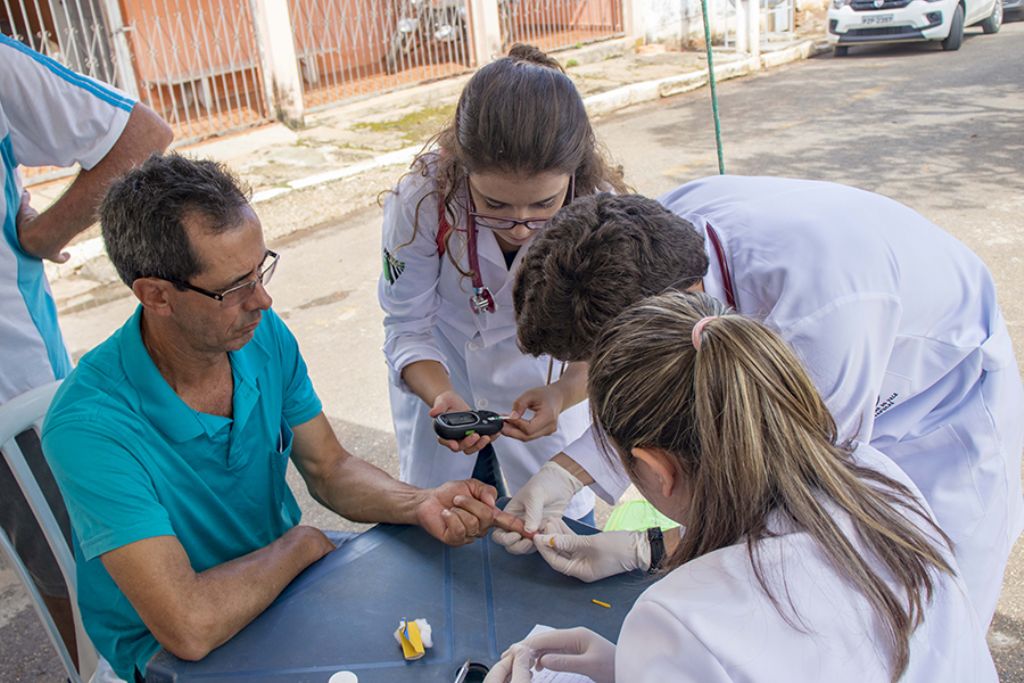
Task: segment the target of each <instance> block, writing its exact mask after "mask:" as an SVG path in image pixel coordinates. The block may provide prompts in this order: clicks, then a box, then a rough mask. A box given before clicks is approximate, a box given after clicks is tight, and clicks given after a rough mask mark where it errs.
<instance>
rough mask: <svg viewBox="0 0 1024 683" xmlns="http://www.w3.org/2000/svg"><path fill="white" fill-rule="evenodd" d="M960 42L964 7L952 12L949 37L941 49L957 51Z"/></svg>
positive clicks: (962, 35) (962, 31)
mask: <svg viewBox="0 0 1024 683" xmlns="http://www.w3.org/2000/svg"><path fill="white" fill-rule="evenodd" d="M998 2H1002V0H998ZM962 42H964V6H963V5H957V6H956V9H955V10H954V11H953V21H951V22H950V24H949V35H948V36H946V39H945V40H944V41H942V49H943V50H949V51H953V50H959V49H960V43H962Z"/></svg>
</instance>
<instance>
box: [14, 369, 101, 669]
mask: <svg viewBox="0 0 1024 683" xmlns="http://www.w3.org/2000/svg"><path fill="white" fill-rule="evenodd" d="M59 386H60V382H54V383H52V384H47V385H46V386H42V387H38V388H36V389H33V390H32V391H29V392H27V393H24V394H22V395H21V396H18V397H16V398H13V399H11V400H10V401H8V402H7V403H4V404H3V405H0V453H2V455H3V458H4V461H5V462H6V463H7V466H8V467H9V468H10V469H11V473H12V474H13V475H14V479H15V480H16V481H17V482H18V486H20V487H21V491H22V494H23V495H24V496H25V500H26V501H28V504H29V507H31V508H32V512H33V514H34V515H35V518H36V521H38V522H39V526H40V528H41V529H42V530H43V534H44V535H45V536H46V541H47V543H48V544H49V546H50V550H51V551H53V556H54V557H55V558H56V559H57V565H58V566H59V567H60V572H61V574H63V575H64V582H65V583H66V584H67V586H68V597H69V598H70V599H71V609H72V611H73V613H74V618H75V637H76V639H77V641H78V666H79V668H78V669H77V670H76V669H75V666H74V664H73V663H72V659H71V655H70V654H69V653H68V649H67V647H65V645H64V640H63V639H62V638H61V637H60V633H59V632H58V631H57V626H56V625H55V624H54V623H53V619H52V618H51V617H50V611H49V610H48V609H47V608H46V605H45V603H43V598H42V596H41V595H40V594H39V591H38V590H37V589H36V586H35V582H33V581H32V578H31V576H30V575H29V573H28V570H27V569H26V568H25V564H24V563H23V562H22V561H21V558H20V557H18V554H17V553H16V552H15V550H14V545H13V544H12V543H11V539H10V538H9V537H8V536H7V534H6V533H5V532H4V530H3V529H0V548H2V550H3V552H4V554H5V555H6V556H7V559H8V561H9V562H10V563H11V566H12V567H14V571H15V573H16V574H17V575H18V578H19V579H21V582H22V584H24V586H25V590H26V591H28V594H29V596H30V597H31V598H32V604H33V605H34V606H35V608H36V613H37V614H38V615H39V619H40V621H42V622H43V626H44V628H45V629H46V632H47V635H49V637H50V642H52V643H53V647H54V648H55V649H56V650H57V654H58V655H59V656H60V658H61V661H62V662H63V664H64V668H65V669H66V670H67V674H68V678H69V679H70V680H71V681H72V683H81V681H83V680H85V681H88V680H89V679H90V678H91V677H92V674H93V672H95V671H96V663H97V654H96V648H94V647H93V645H92V641H91V640H89V636H87V635H86V633H85V629H84V628H82V615H81V614H80V613H79V611H78V579H77V576H76V574H75V558H74V555H73V554H72V552H71V547H70V546H69V545H68V542H67V540H66V539H65V538H64V534H63V533H62V532H61V529H60V525H58V524H57V519H56V518H55V517H54V516H53V512H52V511H51V510H50V505H49V503H47V501H46V497H45V496H44V495H43V492H42V490H41V489H40V488H39V484H38V483H37V482H36V479H35V477H34V476H33V475H32V470H31V469H30V468H29V465H28V463H27V462H26V461H25V456H24V455H23V454H22V452H21V448H20V447H19V446H18V443H17V442H16V441H15V437H16V436H17V435H18V434H21V433H22V432H24V431H26V430H28V429H34V430H35V432H36V434H39V433H40V431H41V429H42V423H43V418H44V417H45V416H46V411H47V409H48V408H49V407H50V402H51V401H52V400H53V395H54V393H56V391H57V387H59Z"/></svg>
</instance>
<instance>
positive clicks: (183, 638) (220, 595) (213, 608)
mask: <svg viewBox="0 0 1024 683" xmlns="http://www.w3.org/2000/svg"><path fill="white" fill-rule="evenodd" d="M325 542H326V539H325V538H324V537H323V534H322V533H321V532H320V531H319V530H317V529H313V528H311V527H304V526H299V527H294V528H292V529H290V530H289V531H288V532H287V533H285V534H284V535H283V536H282V537H281V538H279V539H277V540H276V541H274V542H273V543H271V544H270V545H268V546H266V547H264V548H260V549H259V550H256V551H253V552H251V553H249V554H248V555H243V556H242V557H239V558H236V559H234V560H231V561H230V562H225V563H224V564H220V565H217V566H216V567H212V568H210V569H207V570H206V571H204V572H202V573H200V574H197V575H195V579H194V581H193V582H192V586H191V591H189V593H188V597H187V600H186V602H187V605H188V607H187V609H189V610H190V611H192V613H193V615H194V616H193V618H192V620H191V623H188V622H186V623H188V626H187V627H186V629H187V630H189V631H191V633H187V634H185V633H181V634H177V635H175V636H173V637H172V638H171V640H172V642H167V643H165V642H163V641H162V640H161V644H162V645H164V646H165V647H166V648H167V649H168V650H170V651H171V652H174V654H175V655H177V656H179V657H181V658H183V659H191V660H195V659H201V658H203V657H205V656H206V655H207V653H209V652H210V651H211V650H213V649H214V648H216V647H219V646H220V645H223V644H224V643H225V642H227V641H228V640H230V639H231V638H232V637H233V636H234V635H235V634H236V633H238V632H239V631H241V630H242V629H243V628H244V627H245V626H246V625H247V624H248V623H249V622H251V621H252V620H253V619H255V618H256V617H257V616H258V615H259V614H261V613H262V612H263V610H265V609H266V608H267V607H268V606H269V605H270V603H272V602H273V601H274V600H275V599H276V598H277V596H278V595H280V594H281V591H283V590H284V589H285V587H286V586H287V585H288V584H289V583H291V581H292V580H293V579H294V578H295V577H296V576H298V575H299V573H301V572H302V570H304V569H305V568H306V567H308V566H309V565H310V564H312V563H313V562H315V561H316V560H318V559H320V558H321V557H323V555H324V554H325V552H326V551H327V550H329V549H330V548H325V547H324V543H325ZM155 635H156V636H157V639H158V640H160V634H155ZM175 641H176V642H175Z"/></svg>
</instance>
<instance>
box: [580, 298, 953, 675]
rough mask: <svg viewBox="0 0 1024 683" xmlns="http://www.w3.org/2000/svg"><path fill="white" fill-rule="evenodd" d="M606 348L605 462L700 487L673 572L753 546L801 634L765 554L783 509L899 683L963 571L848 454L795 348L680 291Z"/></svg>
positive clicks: (597, 394) (598, 399)
mask: <svg viewBox="0 0 1024 683" xmlns="http://www.w3.org/2000/svg"><path fill="white" fill-rule="evenodd" d="M707 316H714V317H713V318H712V319H711V320H710V321H708V322H707V323H706V324H705V325H704V326H703V329H702V330H698V334H700V343H699V346H700V350H699V351H698V350H697V349H695V348H694V344H693V339H692V336H691V335H692V334H693V331H694V326H695V325H696V324H697V323H698V321H700V320H701V319H702V318H705V317H707ZM595 348H596V349H597V351H596V354H595V356H594V358H593V359H592V362H591V366H590V376H589V394H590V407H591V412H592V414H593V418H594V422H595V423H596V424H599V425H600V427H601V430H600V432H601V435H602V439H603V442H604V446H605V448H606V452H607V453H609V454H614V453H617V454H618V457H619V458H620V459H621V460H622V462H623V464H624V465H625V466H626V468H627V470H630V471H631V470H632V468H633V465H634V463H633V457H632V456H631V455H630V453H631V451H632V449H634V448H637V447H642V448H655V449H660V450H662V451H665V452H667V453H669V454H671V455H672V456H673V457H675V458H676V459H677V461H678V463H679V466H680V468H681V470H682V472H683V473H684V476H685V477H686V478H687V481H688V483H689V485H690V487H691V490H692V499H691V503H690V508H689V512H688V515H687V520H686V521H687V527H686V533H685V535H684V536H683V538H682V541H681V543H680V545H679V547H678V549H677V550H676V552H675V554H674V555H673V556H672V557H671V558H670V559H669V568H672V567H677V566H679V565H681V564H683V563H685V562H688V561H690V560H693V559H695V558H697V557H700V556H701V555H704V554H706V553H709V552H712V551H714V550H717V549H719V548H723V547H726V546H729V545H734V544H736V543H739V542H745V543H746V545H747V549H748V553H749V555H750V560H751V563H752V564H753V568H754V572H755V574H756V576H757V579H758V581H759V582H760V584H761V587H762V588H763V589H764V590H765V592H766V593H767V594H768V595H769V597H770V598H771V600H772V602H773V603H774V604H775V606H776V608H777V609H779V611H780V613H781V614H782V615H783V617H784V618H786V619H787V621H790V623H792V620H790V618H789V617H788V616H787V615H786V613H785V611H783V609H782V605H781V603H780V602H779V600H778V598H777V596H775V595H773V594H772V592H771V590H770V589H769V587H768V584H767V582H766V581H765V578H764V573H763V571H762V567H761V565H760V563H759V560H758V554H757V550H758V543H759V541H761V540H762V539H764V538H766V537H768V536H769V535H770V532H769V530H768V528H767V519H768V516H769V513H772V512H774V511H778V512H780V513H782V514H783V515H784V516H785V518H787V519H789V520H792V522H793V523H794V524H795V525H796V526H797V527H798V528H799V529H801V530H803V531H804V532H806V533H807V534H809V535H810V536H811V537H812V538H813V539H814V540H815V541H816V542H817V543H818V545H819V546H820V547H821V549H822V551H823V553H824V555H825V556H826V557H827V558H828V559H829V561H830V562H831V564H832V566H833V569H834V570H835V571H836V573H837V574H839V575H840V576H842V577H843V578H845V579H847V580H848V581H849V582H850V583H851V584H852V585H853V586H855V587H856V589H857V590H858V591H860V593H861V594H862V595H863V596H864V597H865V599H866V600H867V601H868V603H869V604H870V605H871V606H872V608H873V609H874V611H875V613H876V614H877V616H878V617H879V620H880V623H881V624H883V625H884V627H885V629H886V631H887V635H888V638H889V642H890V645H891V672H892V680H893V681H896V680H897V679H899V678H900V676H901V675H902V674H903V672H904V671H905V670H906V667H907V663H908V660H909V641H910V636H911V634H912V633H913V632H914V630H915V629H916V628H917V626H918V625H919V624H920V623H921V620H922V618H923V611H924V608H925V605H926V604H927V603H928V601H929V600H930V599H931V596H932V592H933V590H934V589H935V583H936V580H937V574H938V573H946V574H953V573H954V570H953V568H952V567H951V566H950V564H949V563H948V562H947V560H946V559H945V556H944V555H943V553H942V552H940V550H939V549H937V548H936V547H935V546H934V545H933V543H932V542H931V540H930V539H929V538H928V536H926V534H925V533H923V532H922V530H921V528H920V526H923V527H925V528H926V529H929V530H930V531H933V532H934V533H935V536H936V537H938V538H941V539H942V540H943V541H944V542H945V543H946V544H947V545H948V544H949V540H948V538H947V537H946V536H945V534H943V533H942V531H941V530H940V529H939V528H938V527H937V526H936V525H935V523H934V522H932V521H931V518H930V517H929V515H928V513H927V512H926V510H925V509H924V508H923V506H922V505H921V503H920V502H919V501H918V500H917V499H916V498H915V497H914V496H913V494H912V493H911V492H910V491H909V490H908V489H907V488H906V487H905V486H903V485H902V484H900V483H899V482H896V481H893V480H892V479H890V478H888V477H886V476H884V475H882V474H880V473H878V472H876V471H874V470H871V469H867V468H863V467H860V466H858V465H857V464H855V463H854V461H853V460H852V458H851V457H850V452H851V451H850V448H849V446H848V445H841V444H839V443H837V432H836V424H835V421H834V420H833V418H832V415H831V414H830V413H829V411H828V409H827V408H826V406H825V404H824V401H822V399H821V397H820V395H819V394H818V392H817V390H816V388H815V387H814V385H813V384H812V383H811V380H810V378H809V377H808V375H807V373H806V372H805V371H804V369H803V367H802V366H801V364H800V362H799V361H798V360H797V358H796V356H795V355H794V354H793V352H792V351H791V350H790V348H789V347H788V346H787V345H786V343H785V342H784V341H783V340H782V339H781V338H779V337H778V335H776V334H775V333H774V332H772V331H771V330H769V329H768V328H767V327H765V326H764V325H762V324H761V323H758V322H756V321H754V320H752V319H749V318H745V317H742V316H740V315H736V314H731V313H728V312H727V311H726V309H725V307H724V306H723V305H722V304H721V303H720V302H718V301H716V300H715V299H713V298H711V297H709V296H707V295H704V294H683V293H669V294H662V295H659V296H654V297H650V298H647V299H644V300H642V301H640V302H639V303H637V304H635V305H633V306H632V307H630V308H628V309H626V310H625V311H624V312H622V313H621V314H620V315H618V316H617V317H616V318H614V319H613V320H612V321H611V322H610V323H609V324H608V325H607V326H606V327H605V328H604V330H603V331H602V333H601V334H600V335H599V338H598V342H597V344H596V345H595ZM826 503H831V504H833V505H834V506H835V507H837V508H838V509H839V510H841V511H842V512H845V513H846V514H847V515H849V518H850V520H851V522H852V524H853V527H854V529H855V532H856V534H857V535H858V536H859V538H860V540H861V542H862V543H863V547H864V549H865V551H866V553H865V554H867V553H870V554H871V555H873V556H874V558H875V559H876V561H877V562H879V563H880V564H881V566H882V568H883V570H884V572H885V573H887V574H888V575H889V576H891V578H892V580H893V581H894V582H895V584H896V586H897V590H895V591H894V590H893V589H892V588H890V586H889V584H887V583H886V581H885V580H884V579H883V572H880V571H876V570H875V569H873V568H872V565H871V563H869V561H868V560H867V559H866V557H865V556H864V555H862V554H861V553H860V552H858V550H857V548H856V547H855V546H854V545H853V543H852V542H851V540H850V539H849V538H848V537H847V536H846V534H844V533H843V531H842V529H841V528H840V527H839V525H838V524H837V522H836V520H835V519H834V518H833V515H832V514H830V512H829V510H828V509H827V507H826ZM912 520H917V524H915V522H914V521H912ZM919 525H920V526H919ZM794 626H796V624H794Z"/></svg>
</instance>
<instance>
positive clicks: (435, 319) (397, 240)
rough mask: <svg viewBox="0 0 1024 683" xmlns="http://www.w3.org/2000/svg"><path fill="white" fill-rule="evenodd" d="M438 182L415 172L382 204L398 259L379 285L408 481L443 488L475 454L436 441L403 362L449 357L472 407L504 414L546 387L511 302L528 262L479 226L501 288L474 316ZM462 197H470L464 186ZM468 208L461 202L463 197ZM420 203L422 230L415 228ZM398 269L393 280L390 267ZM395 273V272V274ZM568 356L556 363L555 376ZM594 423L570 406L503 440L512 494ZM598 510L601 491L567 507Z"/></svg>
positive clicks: (494, 287) (487, 278) (391, 252)
mask: <svg viewBox="0 0 1024 683" xmlns="http://www.w3.org/2000/svg"><path fill="white" fill-rule="evenodd" d="M435 189H436V183H435V181H434V180H433V178H432V177H429V178H425V177H423V175H422V174H420V173H419V172H418V171H413V172H411V173H409V174H408V175H406V176H405V177H404V178H403V179H402V180H401V181H400V182H399V184H398V187H397V193H392V194H391V195H389V196H388V197H387V199H386V201H385V204H384V231H383V239H382V242H383V249H384V250H385V253H384V255H383V256H384V259H385V261H387V260H388V259H389V258H390V259H391V263H390V264H389V266H388V268H386V269H385V272H384V273H383V274H382V276H381V278H380V282H379V286H378V297H379V300H380V305H381V307H382V308H383V309H384V313H385V317H384V333H385V340H384V355H385V357H386V359H387V363H388V368H389V370H390V378H391V381H390V386H389V393H390V399H391V414H392V418H393V419H394V425H395V434H396V436H397V438H398V455H399V462H400V471H401V474H400V476H401V478H402V480H403V481H407V482H409V483H411V484H414V485H417V486H436V485H438V484H441V483H443V482H446V481H450V480H453V479H464V478H468V477H469V476H470V474H471V473H472V471H473V465H474V463H475V461H476V456H475V455H473V456H466V455H463V454H461V453H452V452H451V451H450V450H448V449H447V448H445V447H444V446H441V445H440V444H438V443H437V436H436V435H435V434H434V429H433V420H432V418H430V417H429V416H428V414H427V413H428V411H429V407H428V406H426V405H425V404H424V403H423V401H421V400H420V399H419V398H418V397H417V396H416V395H415V394H413V393H412V392H411V391H410V390H409V388H408V386H406V384H405V383H404V382H403V381H402V377H401V372H402V369H403V368H404V367H405V366H407V365H409V364H410V363H413V362H415V361H419V360H425V359H429V360H436V361H438V362H440V363H441V364H443V365H444V366H445V368H446V370H447V371H448V374H449V376H450V378H451V382H452V385H453V387H454V389H455V391H456V392H457V393H458V394H459V395H460V396H462V398H463V399H465V401H466V402H467V403H469V404H470V406H472V407H475V408H477V409H483V410H493V411H494V412H497V413H500V414H505V413H508V412H509V411H511V410H512V402H513V401H515V399H516V398H518V397H519V396H520V395H521V394H522V393H523V392H525V391H526V390H528V389H532V388H534V387H539V386H544V383H545V381H546V379H547V372H548V361H549V358H548V357H547V356H543V357H540V358H534V357H532V356H528V355H525V354H523V353H522V352H521V351H520V350H519V348H518V347H517V346H516V334H515V333H516V330H515V310H514V308H513V304H512V284H513V280H514V277H513V274H514V272H515V270H516V268H518V266H519V263H520V262H521V261H522V258H523V254H524V252H525V248H523V249H520V250H519V253H518V254H517V255H516V259H515V261H514V262H513V263H512V268H511V271H510V269H509V268H508V267H507V266H506V263H505V258H504V256H503V255H502V252H501V248H500V247H499V246H498V242H497V240H496V239H495V237H494V234H493V233H492V232H491V231H490V230H480V231H479V232H478V239H477V247H478V254H479V262H480V270H481V273H482V276H483V282H484V284H485V285H486V286H487V287H489V288H490V290H491V292H492V293H493V295H494V298H495V301H496V304H497V309H496V311H495V312H494V313H481V314H479V315H476V314H474V313H473V312H472V311H471V309H470V305H469V297H470V295H471V294H472V285H471V282H470V279H469V278H468V277H464V276H463V275H462V274H461V273H460V272H459V271H458V269H456V268H455V266H454V265H453V264H452V262H451V260H450V259H449V258H448V254H445V255H444V256H439V255H438V253H437V242H436V240H437V232H438V205H437V195H436V192H435ZM460 200H461V201H462V202H465V201H466V197H465V190H462V191H461V194H460ZM463 206H464V204H463ZM417 207H418V216H419V223H418V230H416V232H415V237H414V235H413V233H414V230H413V226H414V225H416V222H415V221H416V215H417ZM459 214H460V215H459V216H457V217H453V216H451V215H449V217H448V219H449V221H457V222H453V225H455V226H456V227H457V228H461V229H464V228H465V218H466V217H465V212H464V211H460V212H459ZM465 237H466V233H465V232H462V231H459V232H456V233H455V234H454V235H453V237H452V239H451V240H450V242H449V249H450V250H452V251H453V253H454V254H455V255H456V256H457V257H458V260H459V263H460V266H461V268H462V269H463V270H464V271H467V272H468V270H469V265H468V263H467V257H466V240H465ZM389 273H390V275H391V280H389V278H388V274H389ZM396 274H397V277H395V275H396ZM560 367H561V363H559V362H557V361H556V362H555V363H554V371H553V375H554V376H553V377H552V381H554V380H555V379H557V378H558V373H559V369H560ZM589 425H590V417H589V413H588V408H587V403H586V402H585V401H584V402H583V403H581V404H579V405H576V406H573V407H572V408H569V409H568V410H566V411H565V412H563V413H562V414H561V416H560V417H559V420H558V431H557V432H556V433H555V434H552V435H550V436H547V437H543V438H540V439H536V440H534V441H529V442H522V441H517V440H515V439H511V438H509V437H501V438H499V439H498V440H497V441H496V442H495V444H494V449H495V453H496V454H497V456H498V462H499V463H500V465H501V469H502V472H503V473H504V475H505V480H506V482H507V484H508V487H509V492H510V493H512V494H514V493H515V492H516V491H518V490H519V488H520V487H522V486H523V484H525V483H526V482H527V481H528V480H529V479H530V477H531V476H533V475H534V474H536V473H537V470H539V469H540V467H541V465H543V464H544V463H545V462H547V461H548V460H549V459H550V458H551V457H552V456H554V455H556V454H557V453H559V452H560V451H562V450H563V449H564V447H565V446H566V445H567V444H569V443H571V442H572V441H574V440H575V439H577V438H578V437H579V436H580V435H581V434H582V433H583V432H584V431H585V430H586V429H587V427H588V426H589ZM593 507H594V494H593V493H592V492H591V491H590V490H589V489H585V490H583V491H581V492H580V493H579V494H578V495H577V496H576V497H575V498H574V499H573V502H572V503H571V504H570V506H569V508H568V509H567V511H566V514H567V515H568V516H571V517H579V516H582V515H584V514H586V513H587V512H589V511H590V510H591V509H593Z"/></svg>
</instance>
